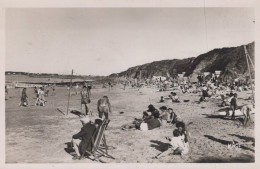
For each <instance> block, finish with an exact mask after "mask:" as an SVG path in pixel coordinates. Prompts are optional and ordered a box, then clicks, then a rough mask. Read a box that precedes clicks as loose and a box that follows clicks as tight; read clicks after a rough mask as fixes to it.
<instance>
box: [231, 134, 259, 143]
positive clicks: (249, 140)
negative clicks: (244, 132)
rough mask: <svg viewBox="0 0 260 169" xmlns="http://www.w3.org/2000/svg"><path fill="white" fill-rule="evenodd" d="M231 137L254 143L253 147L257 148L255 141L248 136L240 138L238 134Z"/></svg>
mask: <svg viewBox="0 0 260 169" xmlns="http://www.w3.org/2000/svg"><path fill="white" fill-rule="evenodd" d="M229 135H230V136H235V137H237V138H239V139H242V140H245V142H253V144H252V145H253V146H255V139H254V138H253V137H247V136H240V135H237V134H229Z"/></svg>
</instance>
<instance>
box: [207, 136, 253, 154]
mask: <svg viewBox="0 0 260 169" xmlns="http://www.w3.org/2000/svg"><path fill="white" fill-rule="evenodd" d="M204 136H205V137H207V138H208V139H210V140H213V141H216V142H219V143H221V144H224V145H226V146H227V145H228V144H232V141H227V140H221V139H218V138H215V137H213V136H210V135H204ZM240 148H241V149H244V150H249V151H252V152H255V150H253V149H251V148H248V147H246V146H244V145H240Z"/></svg>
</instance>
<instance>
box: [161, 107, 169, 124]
mask: <svg viewBox="0 0 260 169" xmlns="http://www.w3.org/2000/svg"><path fill="white" fill-rule="evenodd" d="M160 111H161V113H160V116H159V119H160V120H161V125H162V126H164V125H165V124H167V121H168V119H169V114H168V111H167V107H166V106H162V107H160Z"/></svg>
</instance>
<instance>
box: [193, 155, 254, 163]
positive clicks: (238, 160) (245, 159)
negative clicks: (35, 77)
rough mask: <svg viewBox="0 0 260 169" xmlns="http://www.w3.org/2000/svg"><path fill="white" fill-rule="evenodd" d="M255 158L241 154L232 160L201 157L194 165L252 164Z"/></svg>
mask: <svg viewBox="0 0 260 169" xmlns="http://www.w3.org/2000/svg"><path fill="white" fill-rule="evenodd" d="M253 162H255V157H254V156H253V155H248V154H243V155H241V156H240V157H233V158H228V159H226V158H225V159H224V158H218V157H203V158H201V159H199V160H196V161H195V163H253Z"/></svg>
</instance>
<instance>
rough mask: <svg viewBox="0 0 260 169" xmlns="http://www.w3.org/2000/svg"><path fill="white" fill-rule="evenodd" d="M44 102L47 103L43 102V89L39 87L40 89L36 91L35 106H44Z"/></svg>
mask: <svg viewBox="0 0 260 169" xmlns="http://www.w3.org/2000/svg"><path fill="white" fill-rule="evenodd" d="M46 102H47V101H46V100H45V97H44V88H43V87H40V89H39V90H38V98H37V100H36V105H39V106H45V103H46Z"/></svg>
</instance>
